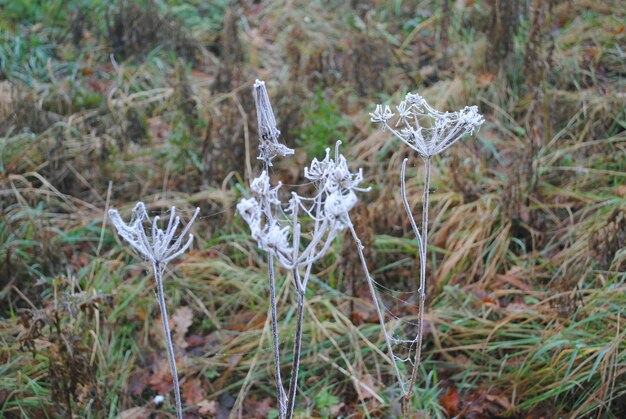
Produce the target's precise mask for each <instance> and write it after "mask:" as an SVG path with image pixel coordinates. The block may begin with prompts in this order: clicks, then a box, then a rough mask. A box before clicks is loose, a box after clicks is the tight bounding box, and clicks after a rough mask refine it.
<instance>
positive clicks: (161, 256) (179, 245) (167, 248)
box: [109, 202, 200, 265]
mask: <svg viewBox="0 0 626 419" xmlns="http://www.w3.org/2000/svg"><path fill="white" fill-rule="evenodd" d="M199 212H200V208H196V210H195V212H194V214H193V217H192V218H191V220H190V221H189V222H188V223H187V225H186V226H185V228H183V230H182V231H181V233H180V234H179V235H178V237H177V238H176V239H175V240H174V238H175V235H176V230H177V228H178V226H179V224H180V217H178V216H176V208H175V207H172V209H171V211H170V217H169V221H168V223H167V227H166V228H165V230H163V229H161V228H159V219H160V217H158V216H157V217H154V219H153V220H152V227H151V229H150V230H149V231H148V233H149V234H146V231H145V229H144V222H145V221H148V222H150V217H149V216H148V213H147V212H146V206H145V205H144V203H143V202H138V203H137V205H135V208H133V217H132V220H131V222H130V223H128V224H126V223H125V222H124V221H123V220H122V217H121V216H120V214H119V212H117V210H116V209H110V210H109V217H110V219H111V221H112V222H113V225H114V226H115V228H116V229H117V233H118V234H119V235H120V236H122V238H124V240H126V241H127V242H128V243H129V244H130V245H131V246H132V247H133V248H134V249H135V250H137V251H138V252H139V253H140V254H141V255H142V256H143V257H145V258H146V259H147V260H148V261H150V262H152V263H157V264H160V265H166V264H167V263H169V262H170V261H171V260H172V259H175V258H177V257H178V256H180V255H181V254H183V253H184V252H185V251H186V250H187V249H188V248H189V246H191V243H192V242H193V234H189V236H188V237H187V239H186V240H185V241H184V242H183V240H184V239H185V236H186V235H187V232H188V231H189V229H190V228H191V226H192V224H193V222H194V221H195V220H196V217H197V216H198V213H199Z"/></svg>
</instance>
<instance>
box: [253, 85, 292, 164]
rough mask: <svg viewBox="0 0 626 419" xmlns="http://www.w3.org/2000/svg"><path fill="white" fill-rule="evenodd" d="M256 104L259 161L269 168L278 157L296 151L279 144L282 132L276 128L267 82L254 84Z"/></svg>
mask: <svg viewBox="0 0 626 419" xmlns="http://www.w3.org/2000/svg"><path fill="white" fill-rule="evenodd" d="M253 93H254V104H255V106H256V114H257V120H258V129H259V157H258V159H259V160H263V161H264V162H265V163H266V164H267V165H268V166H271V165H272V160H273V159H274V157H276V156H288V155H290V154H293V153H294V150H292V149H291V148H289V147H287V146H285V145H284V144H281V143H279V142H278V137H279V136H280V131H279V130H278V128H276V118H275V117H274V111H273V110H272V104H271V103H270V98H269V96H268V94H267V89H266V88H265V82H264V81H262V80H256V81H255V82H254V89H253Z"/></svg>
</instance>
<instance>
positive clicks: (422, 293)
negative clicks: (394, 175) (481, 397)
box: [404, 157, 431, 417]
mask: <svg viewBox="0 0 626 419" xmlns="http://www.w3.org/2000/svg"><path fill="white" fill-rule="evenodd" d="M430 160H431V158H430V157H427V158H425V159H424V163H425V175H424V195H423V202H422V236H421V246H420V287H419V319H418V329H417V347H416V348H415V360H414V362H413V371H412V372H411V381H410V382H409V387H408V389H407V391H406V395H405V401H404V403H405V417H406V414H407V413H408V412H407V410H408V403H409V402H410V398H411V395H412V394H413V388H414V387H415V381H416V380H417V370H418V369H419V364H420V360H421V356H422V340H423V337H424V336H423V335H424V333H423V332H424V305H425V301H426V254H427V248H428V198H429V192H430ZM404 193H406V192H404ZM407 212H408V213H409V217H412V215H411V214H410V211H407ZM418 241H419V239H418Z"/></svg>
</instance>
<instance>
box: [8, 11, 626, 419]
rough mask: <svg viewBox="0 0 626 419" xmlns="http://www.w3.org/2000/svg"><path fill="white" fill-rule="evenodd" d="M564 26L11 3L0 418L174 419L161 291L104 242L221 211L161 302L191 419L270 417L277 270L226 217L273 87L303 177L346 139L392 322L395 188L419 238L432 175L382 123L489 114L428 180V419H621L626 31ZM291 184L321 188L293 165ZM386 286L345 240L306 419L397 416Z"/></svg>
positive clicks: (405, 285) (498, 17)
mask: <svg viewBox="0 0 626 419" xmlns="http://www.w3.org/2000/svg"><path fill="white" fill-rule="evenodd" d="M495 3H498V4H500V5H499V6H498V8H497V9H494V8H493V7H492V5H493V4H495ZM503 3H506V4H504V5H503ZM549 3H550V2H542V1H517V2H494V1H486V0H485V1H470V0H466V1H456V2H444V1H410V2H399V1H390V2H382V1H377V0H371V1H354V2H341V1H325V2H321V1H319V2H312V3H310V2H304V1H288V0H279V1H274V2H265V1H262V2H252V1H241V2H233V3H232V4H229V3H228V2H227V1H225V0H224V1H222V0H219V1H215V2H209V4H207V3H206V2H201V1H188V2H183V1H178V0H155V1H148V0H145V1H144V0H135V1H123V0H120V1H113V2H109V1H104V0H94V1H86V0H73V1H68V2H61V1H38V0H11V1H4V0H0V10H1V13H0V38H1V42H0V137H1V141H0V360H1V361H2V362H0V416H2V417H9V418H12V417H36V418H39V417H68V416H69V415H70V414H71V415H73V416H74V417H109V418H115V417H148V416H150V415H153V416H154V417H172V415H173V412H174V410H173V395H172V394H171V377H170V376H169V373H168V371H169V369H168V367H167V359H166V354H165V350H164V341H163V334H162V330H161V328H160V321H159V316H160V313H159V309H158V304H157V301H156V298H155V290H154V286H153V285H154V284H153V279H152V278H151V277H150V275H149V273H148V272H149V271H148V270H147V268H148V267H147V266H146V265H145V264H144V263H142V262H141V261H140V260H138V258H137V257H136V256H135V255H133V254H132V253H131V252H130V251H129V250H128V248H127V247H125V246H124V245H123V243H122V242H120V240H119V239H118V238H117V237H116V235H115V234H114V232H113V230H112V228H111V226H110V225H109V224H108V223H107V220H106V219H105V217H104V214H105V211H106V209H107V208H109V207H115V208H118V209H120V211H122V212H123V213H124V214H128V211H129V210H130V209H131V208H132V206H133V205H134V203H135V202H136V201H137V200H140V199H141V200H145V202H146V203H147V205H148V207H149V210H150V211H151V212H152V213H153V214H157V213H160V212H163V211H167V209H168V208H169V207H170V206H171V205H176V207H177V208H179V209H180V210H181V211H182V213H183V214H184V215H186V216H190V215H191V212H192V210H193V208H194V207H195V206H200V207H201V209H202V212H201V218H200V220H199V221H198V222H197V223H196V225H195V226H194V228H193V232H194V234H195V236H196V237H197V240H196V242H195V243H194V245H193V248H192V251H191V252H189V254H188V255H187V256H186V257H185V258H182V259H180V261H178V262H176V263H175V264H173V265H171V266H170V272H169V273H168V277H167V280H166V293H167V296H168V301H167V303H168V307H169V309H170V313H171V317H172V323H173V329H174V330H173V336H174V341H175V345H176V347H177V353H178V367H179V373H180V376H181V380H182V393H183V400H184V406H185V409H186V413H187V414H188V416H189V417H226V416H228V415H229V414H232V415H234V416H237V415H240V416H242V417H266V416H268V415H269V416H271V415H275V414H276V410H275V398H274V394H273V393H274V378H273V373H272V361H271V360H272V356H271V335H270V327H269V321H268V315H267V307H268V304H267V299H268V291H267V278H266V274H265V272H266V266H265V257H264V255H263V254H262V253H261V252H259V251H258V250H257V248H256V245H255V243H253V241H252V240H251V239H250V238H249V236H248V230H247V228H246V227H245V225H244V224H243V223H242V220H241V219H240V218H239V217H238V216H236V215H235V213H234V205H235V203H236V202H237V200H238V199H239V198H240V197H241V196H243V194H244V193H245V190H246V189H247V180H248V179H249V178H250V176H251V175H254V174H256V173H258V171H259V165H258V164H257V161H256V160H255V155H256V154H255V152H254V150H255V148H256V144H257V142H256V135H257V134H256V117H255V114H254V110H253V102H252V96H251V86H252V82H253V81H254V79H255V78H262V79H265V80H266V81H267V82H268V87H269V90H270V96H271V98H272V100H273V103H274V107H275V112H276V114H277V119H278V123H279V128H280V129H281V130H282V131H283V139H284V141H285V142H286V143H287V144H288V145H289V146H290V147H295V148H297V149H298V152H297V154H296V156H295V157H294V159H295V161H297V162H298V164H300V165H301V164H302V163H303V162H306V161H307V160H309V159H311V158H312V157H313V156H318V157H319V156H320V155H321V154H322V153H323V150H324V148H325V147H326V146H328V145H330V144H333V143H334V142H335V140H337V139H341V140H343V141H344V144H345V145H344V148H343V149H344V150H345V152H346V153H347V155H348V156H349V157H350V158H351V161H352V162H353V164H354V167H362V168H363V169H364V173H365V175H366V182H365V183H366V184H369V185H371V186H372V191H371V192H370V193H368V194H363V195H362V199H363V202H364V205H362V206H361V207H360V208H357V210H356V212H357V213H358V215H357V217H356V218H357V221H358V222H359V224H360V231H359V234H360V235H361V236H362V238H364V241H365V242H366V243H367V244H368V245H369V254H368V256H369V257H370V260H371V264H372V270H373V272H375V279H376V280H377V281H378V282H379V283H381V284H383V285H384V287H386V288H382V287H381V288H380V291H381V292H382V294H383V298H384V300H385V303H386V305H387V306H388V310H389V314H391V315H392V316H397V317H398V318H399V320H396V322H398V323H399V324H406V323H403V322H408V321H410V320H412V319H414V318H415V314H416V313H415V308H414V307H415V305H414V301H415V299H414V297H415V295H414V290H415V286H416V285H415V281H416V278H417V274H418V271H417V269H418V266H419V264H418V260H417V247H416V243H415V241H414V240H412V239H411V237H412V233H411V232H410V225H409V224H408V220H407V218H406V216H405V214H404V212H403V209H402V202H401V198H400V196H399V190H398V189H399V188H398V185H399V172H400V164H401V161H402V158H404V157H405V156H408V157H410V159H411V160H410V163H409V176H408V177H409V181H408V188H409V196H410V198H411V201H412V202H413V203H414V205H415V210H416V211H418V212H419V211H420V209H421V207H420V197H421V187H422V184H421V165H420V162H419V159H418V158H417V156H415V155H413V154H412V153H410V152H409V150H407V148H406V147H405V146H403V145H401V144H400V143H399V142H397V141H396V140H392V139H391V138H390V137H389V135H388V134H387V133H384V132H382V131H380V130H377V129H376V127H374V126H372V124H371V123H370V122H369V115H368V112H371V111H372V110H373V108H374V104H375V103H381V102H382V103H390V104H392V103H397V102H398V101H399V100H400V98H401V97H402V95H403V93H405V92H408V91H412V92H416V91H419V92H420V93H421V94H423V95H424V96H425V97H426V98H427V99H429V100H430V101H432V103H433V105H436V106H437V107H439V108H441V109H446V110H448V109H450V110H453V109H457V108H460V107H462V106H465V105H467V104H477V105H478V106H479V107H480V110H481V112H482V113H483V114H484V115H485V118H486V122H485V124H484V126H483V127H482V128H481V130H480V132H479V133H478V135H477V137H476V138H475V139H467V140H464V141H463V142H461V143H459V144H458V145H457V146H455V147H454V148H452V149H450V151H448V152H446V153H445V154H444V155H443V156H442V157H441V158H438V159H437V160H435V163H434V165H435V167H434V175H433V184H432V192H431V203H432V206H431V230H432V239H431V241H430V243H431V246H430V248H429V251H430V254H431V257H430V259H429V261H428V263H429V265H428V267H429V272H430V275H429V283H428V304H427V306H428V308H427V312H426V320H427V328H426V332H427V333H426V337H425V344H424V345H425V360H424V362H423V365H422V368H421V369H420V375H419V379H418V384H419V388H418V390H417V392H416V395H415V400H414V406H415V409H414V410H415V412H416V414H417V416H418V417H446V416H448V417H452V416H460V417H468V418H487V417H520V418H522V417H546V418H548V417H557V416H560V417H602V418H618V417H624V416H625V415H626V410H625V408H624V406H625V405H626V343H625V342H626V340H624V333H625V328H624V324H625V323H626V318H625V316H624V314H625V311H626V282H625V280H626V274H625V273H624V272H625V269H624V268H625V267H626V252H625V251H624V247H625V245H626V132H625V125H626V122H625V121H626V112H625V107H624V103H625V99H626V97H625V93H624V92H625V91H626V82H625V80H624V76H625V75H626V64H625V63H626V60H625V59H624V53H625V52H624V51H625V50H626V41H625V34H624V32H625V29H624V23H623V22H624V19H625V18H626V16H625V13H624V8H623V7H620V2H619V1H616V0H615V1H595V2H591V1H586V0H571V1H553V2H552V4H549ZM496 11H497V13H496ZM273 176H275V177H276V178H280V179H281V180H282V181H283V182H284V183H285V184H298V183H302V181H303V178H302V173H301V171H300V170H299V169H297V165H295V164H294V162H293V160H290V161H289V160H287V159H286V160H285V161H283V162H280V163H279V164H277V165H275V167H274V173H273ZM366 286H367V285H366V282H365V280H364V278H363V276H362V274H361V272H360V271H359V269H358V259H357V258H356V255H355V252H354V249H353V248H352V247H351V246H350V245H349V240H348V237H346V238H345V239H341V240H339V241H338V242H337V243H336V244H335V245H334V247H333V248H332V249H331V252H330V254H329V256H328V257H327V258H326V259H325V260H324V261H323V262H321V263H320V264H319V265H318V266H317V271H316V273H315V277H314V279H313V280H312V284H311V286H310V290H309V292H308V295H307V299H308V300H307V305H306V316H305V330H304V350H303V360H302V366H301V375H300V394H299V398H298V401H297V415H299V417H339V416H341V417H396V416H397V415H398V414H399V404H398V396H399V394H400V390H399V388H398V385H397V384H396V383H395V381H394V378H393V375H392V370H391V367H390V365H389V361H388V358H387V355H386V353H385V351H384V339H383V336H382V335H381V332H380V329H379V327H378V326H377V318H376V316H375V312H374V310H373V305H372V302H371V301H370V299H369V297H368V294H367V288H366ZM278 287H279V293H278V300H279V317H280V318H281V319H282V320H281V324H280V326H279V328H280V331H281V333H282V336H283V337H284V339H283V342H282V348H283V358H282V360H283V361H284V366H285V370H284V374H287V376H288V366H289V365H290V362H291V350H290V346H291V338H292V336H293V333H294V330H293V329H294V328H293V325H294V324H295V319H294V304H293V303H294V301H295V294H294V290H293V288H292V285H291V283H290V280H289V277H288V275H287V274H286V273H281V274H280V275H279V278H278ZM392 290H393V291H392ZM157 394H165V395H167V397H166V402H165V403H164V404H163V405H161V406H156V405H155V404H154V403H153V402H152V400H153V399H154V397H155V396H156V395H157Z"/></svg>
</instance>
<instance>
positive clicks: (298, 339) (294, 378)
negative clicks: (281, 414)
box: [286, 268, 304, 419]
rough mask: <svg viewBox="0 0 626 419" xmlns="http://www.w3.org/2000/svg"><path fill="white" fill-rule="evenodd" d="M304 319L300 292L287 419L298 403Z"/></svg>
mask: <svg viewBox="0 0 626 419" xmlns="http://www.w3.org/2000/svg"><path fill="white" fill-rule="evenodd" d="M293 273H294V278H296V277H297V276H299V274H298V268H294V270H293ZM303 318H304V292H303V291H298V308H297V318H296V334H295V336H294V339H293V363H292V365H291V380H290V382H289V393H288V396H287V414H286V418H287V419H291V418H293V412H294V407H295V402H296V391H297V387H298V369H299V368H300V352H301V345H302V329H303V328H302V323H303Z"/></svg>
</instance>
